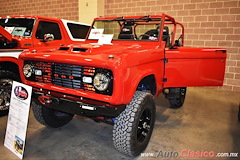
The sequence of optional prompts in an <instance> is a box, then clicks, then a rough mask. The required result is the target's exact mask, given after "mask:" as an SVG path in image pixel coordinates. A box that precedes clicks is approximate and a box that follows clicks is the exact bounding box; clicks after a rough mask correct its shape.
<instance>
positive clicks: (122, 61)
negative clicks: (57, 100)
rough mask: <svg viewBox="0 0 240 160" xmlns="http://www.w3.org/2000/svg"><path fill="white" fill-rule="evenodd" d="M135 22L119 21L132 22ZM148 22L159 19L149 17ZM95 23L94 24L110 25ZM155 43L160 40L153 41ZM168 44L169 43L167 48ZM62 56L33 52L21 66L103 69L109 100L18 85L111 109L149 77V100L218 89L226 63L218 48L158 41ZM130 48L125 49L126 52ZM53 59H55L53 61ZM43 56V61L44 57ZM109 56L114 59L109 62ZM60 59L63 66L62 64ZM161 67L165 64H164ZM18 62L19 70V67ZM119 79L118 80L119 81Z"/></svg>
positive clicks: (89, 46) (92, 45)
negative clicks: (168, 92) (108, 75)
mask: <svg viewBox="0 0 240 160" xmlns="http://www.w3.org/2000/svg"><path fill="white" fill-rule="evenodd" d="M139 17H141V16H137V17H124V18H125V19H136V18H139ZM151 17H163V15H159V16H151ZM116 18H118V17H111V18H97V19H95V20H104V19H116ZM170 22H172V23H175V24H176V25H177V24H180V23H177V22H175V20H174V19H173V18H172V17H166V21H165V23H170ZM159 39H161V38H159ZM172 43H174V39H173V42H172ZM65 47H68V49H67V50H59V51H57V53H58V54H56V51H48V52H44V51H41V50H38V52H37V54H35V53H34V54H31V53H30V52H27V53H24V54H22V59H24V60H35V61H47V62H54V63H66V64H71V65H81V66H88V67H95V68H105V69H109V70H111V71H112V72H113V77H114V80H113V83H114V85H113V91H114V92H113V93H112V95H111V96H109V95H102V94H96V93H94V92H92V91H89V92H88V91H86V90H83V89H78V90H76V89H69V88H67V89H66V88H64V87H61V86H55V85H52V84H51V83H39V82H33V81H27V80H24V79H25V77H24V75H23V74H22V79H23V80H24V81H23V82H24V83H26V84H29V85H31V86H33V87H36V88H42V89H48V90H50V91H56V92H59V93H63V94H69V95H74V96H77V97H86V98H90V99H94V100H97V101H103V102H106V103H109V104H112V105H126V104H128V103H129V102H130V101H131V99H132V97H133V95H134V93H135V91H136V89H137V87H138V84H139V82H140V81H141V80H142V79H144V77H147V76H149V75H154V79H155V83H156V90H155V92H154V93H155V94H154V95H155V96H157V95H158V94H159V93H161V92H162V91H163V90H164V88H169V87H187V86H220V85H222V84H223V78H224V73H225V63H226V49H224V48H191V47H183V46H181V47H177V48H172V49H170V48H166V47H165V42H164V41H126V40H124V41H121V40H118V41H112V44H111V45H99V44H97V41H94V40H86V41H85V43H84V44H79V45H74V44H73V45H70V46H65ZM74 48H80V49H86V50H87V51H86V52H79V53H74V52H72V50H73V49H74ZM129 48H130V49H129ZM59 54H60V55H61V56H59ZM46 55H47V56H46ZM109 55H112V56H113V57H114V58H113V59H111V58H109ZM63 59H64V61H63ZM165 61H167V62H165ZM23 65H24V64H23V62H22V63H21V67H23ZM123 77H124V78H123Z"/></svg>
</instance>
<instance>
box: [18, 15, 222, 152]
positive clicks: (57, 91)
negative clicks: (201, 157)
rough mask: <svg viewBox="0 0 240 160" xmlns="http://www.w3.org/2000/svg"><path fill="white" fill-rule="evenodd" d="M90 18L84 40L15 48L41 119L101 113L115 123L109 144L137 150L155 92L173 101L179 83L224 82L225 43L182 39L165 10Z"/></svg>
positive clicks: (150, 120)
mask: <svg viewBox="0 0 240 160" xmlns="http://www.w3.org/2000/svg"><path fill="white" fill-rule="evenodd" d="M92 26H94V28H93V27H92V28H91V30H90V32H89V34H88V38H87V40H86V41H85V43H84V44H71V45H66V46H62V47H60V48H59V50H58V51H48V52H47V51H44V50H41V49H40V50H38V51H37V53H34V52H33V51H31V50H30V51H27V52H24V53H23V54H21V56H20V59H21V64H20V66H21V68H22V69H23V72H21V76H22V79H23V82H24V83H26V84H28V85H31V86H33V87H34V89H33V90H34V97H35V98H34V102H33V103H32V109H33V113H34V115H35V118H36V119H37V120H38V121H39V122H40V123H42V124H44V125H46V126H51V127H61V126H63V125H65V124H66V123H68V122H69V121H70V120H71V119H72V118H73V115H74V114H78V115H84V116H88V117H99V116H101V117H102V118H104V119H110V120H112V121H113V123H114V127H113V142H114V146H115V148H116V149H117V150H119V151H120V152H122V153H124V154H127V155H130V156H137V155H138V154H140V153H141V152H143V151H144V149H145V148H146V146H147V144H148V142H149V140H150V137H151V134H152V131H153V128H154V122H155V112H156V111H155V103H154V98H153V97H154V96H155V97H156V96H158V95H159V94H160V93H163V92H164V93H165V94H166V97H167V98H168V99H169V102H170V105H171V107H172V108H179V107H181V106H182V105H183V102H184V99H185V94H186V87H188V86H220V85H222V84H223V78H224V71H225V63H226V62H225V61H226V50H225V49H224V48H190V47H184V46H183V45H184V27H183V25H182V24H181V23H178V22H176V21H175V19H174V18H173V17H171V16H168V15H165V14H162V15H153V16H132V17H106V18H104V17H102V18H96V19H95V20H94V22H93V25H92ZM59 54H61V55H62V56H61V57H59V56H57V55H59ZM45 55H48V59H46V58H45Z"/></svg>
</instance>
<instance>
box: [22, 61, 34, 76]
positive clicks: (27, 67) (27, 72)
mask: <svg viewBox="0 0 240 160" xmlns="http://www.w3.org/2000/svg"><path fill="white" fill-rule="evenodd" d="M33 73H34V70H33V66H32V65H30V64H25V65H24V66H23V74H24V75H25V77H27V78H29V77H31V76H32V74H33Z"/></svg>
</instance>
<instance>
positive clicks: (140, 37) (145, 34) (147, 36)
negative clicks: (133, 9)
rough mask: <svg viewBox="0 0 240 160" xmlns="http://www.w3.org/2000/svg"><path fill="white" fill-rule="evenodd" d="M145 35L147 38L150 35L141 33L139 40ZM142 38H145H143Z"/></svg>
mask: <svg viewBox="0 0 240 160" xmlns="http://www.w3.org/2000/svg"><path fill="white" fill-rule="evenodd" d="M145 36H147V39H149V37H150V35H148V34H142V35H140V36H139V40H142V39H143V37H145ZM144 39H146V38H144Z"/></svg>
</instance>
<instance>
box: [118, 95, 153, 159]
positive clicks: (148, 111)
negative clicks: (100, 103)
mask: <svg viewBox="0 0 240 160" xmlns="http://www.w3.org/2000/svg"><path fill="white" fill-rule="evenodd" d="M155 113H156V108H155V103H154V99H153V96H152V95H151V94H149V93H146V92H141V91H136V93H135V95H134V97H133V99H132V101H131V102H130V103H129V104H128V105H127V106H126V109H125V110H124V111H123V112H122V113H121V114H120V115H119V116H118V117H117V118H116V121H115V122H114V127H113V143H114V146H115V148H116V149H117V150H118V151H120V152H122V153H124V154H127V155H129V156H137V155H139V154H140V153H142V152H143V151H144V150H145V148H146V147H147V145H148V142H149V140H150V138H151V135H152V131H153V127H154V122H155Z"/></svg>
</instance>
